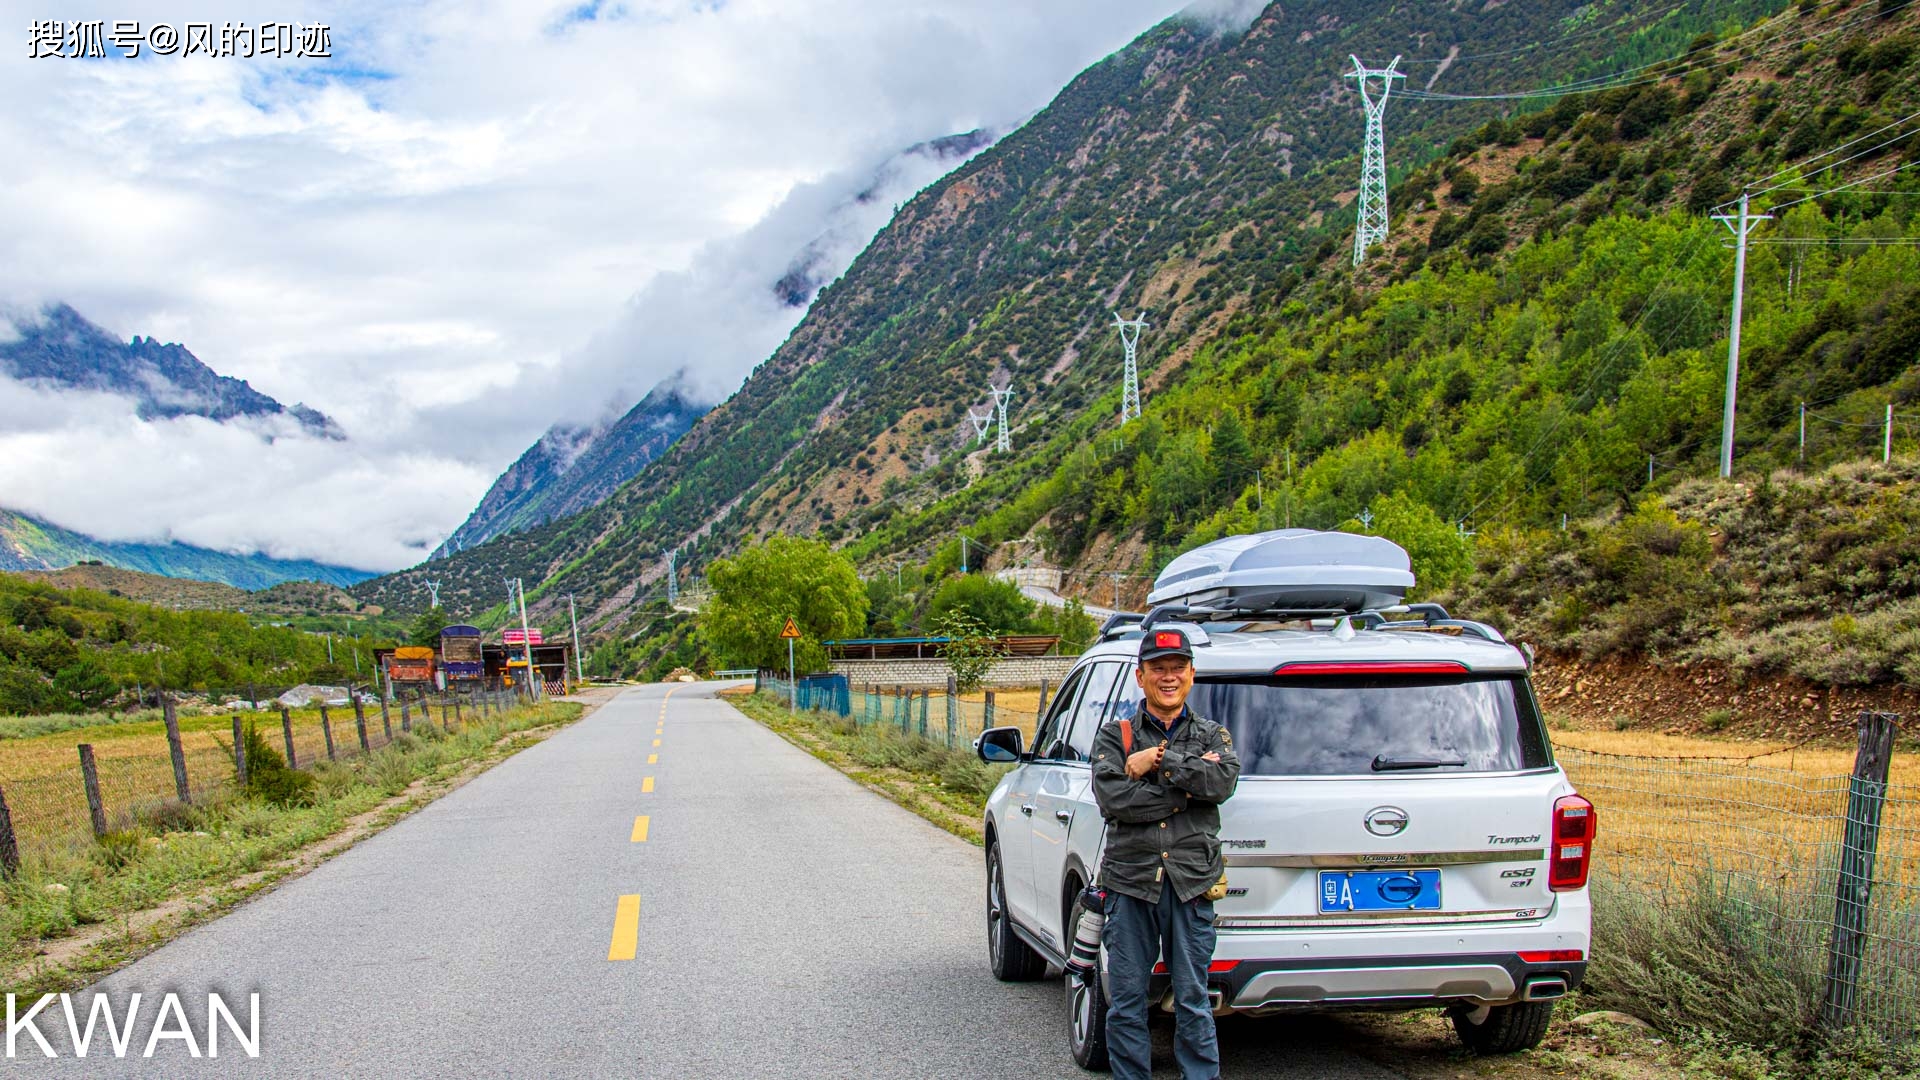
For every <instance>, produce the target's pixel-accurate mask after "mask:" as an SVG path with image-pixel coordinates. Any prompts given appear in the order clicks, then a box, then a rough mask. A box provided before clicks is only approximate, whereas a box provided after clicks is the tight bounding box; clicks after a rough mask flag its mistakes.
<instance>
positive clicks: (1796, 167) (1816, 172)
mask: <svg viewBox="0 0 1920 1080" xmlns="http://www.w3.org/2000/svg"><path fill="white" fill-rule="evenodd" d="M1916 119H1920V112H1911V113H1908V114H1907V115H1905V116H1903V117H1901V118H1900V119H1898V120H1895V121H1893V122H1892V123H1890V124H1882V125H1881V126H1879V127H1877V128H1874V129H1873V130H1872V131H1869V132H1867V133H1866V134H1865V135H1859V136H1855V137H1854V138H1851V139H1848V140H1847V141H1846V142H1843V143H1841V144H1840V145H1839V146H1835V147H1831V148H1829V149H1826V150H1822V151H1820V152H1819V153H1817V154H1815V155H1813V156H1812V157H1810V158H1803V159H1802V160H1800V161H1799V162H1797V163H1795V164H1792V165H1788V166H1786V167H1784V168H1781V169H1777V170H1775V171H1774V172H1773V173H1772V174H1770V175H1768V176H1763V177H1761V178H1760V179H1758V180H1756V181H1754V183H1755V184H1764V183H1766V182H1767V181H1769V180H1775V179H1778V178H1779V177H1782V176H1785V175H1787V174H1788V173H1791V172H1795V171H1796V170H1799V169H1801V168H1804V167H1806V166H1807V165H1811V164H1812V163H1814V162H1816V161H1819V160H1820V159H1821V158H1823V157H1826V156H1827V155H1829V154H1837V153H1839V152H1840V151H1842V150H1845V149H1846V148H1847V147H1849V146H1852V145H1853V144H1854V143H1857V142H1864V141H1866V140H1867V139H1871V138H1873V137H1874V136H1875V135H1878V134H1880V133H1881V132H1883V131H1886V130H1888V129H1890V128H1897V127H1899V126H1900V125H1902V124H1905V123H1908V122H1910V121H1912V120H1916ZM1916 130H1920V129H1916ZM1912 134H1913V132H1912V131H1909V132H1906V133H1905V134H1903V135H1897V136H1895V137H1894V138H1892V139H1889V140H1887V141H1886V142H1884V143H1881V144H1880V145H1879V146H1876V147H1872V148H1870V149H1867V150H1862V151H1861V152H1860V153H1858V154H1854V155H1853V156H1852V157H1848V158H1844V159H1842V160H1840V161H1836V162H1833V163H1831V164H1828V165H1822V166H1821V167H1820V168H1818V169H1815V170H1814V171H1813V172H1810V173H1801V174H1800V175H1799V176H1798V177H1797V178H1796V180H1795V181H1790V182H1789V183H1793V182H1799V181H1804V180H1806V179H1807V178H1808V177H1810V176H1818V175H1819V174H1820V173H1823V172H1826V171H1827V170H1828V169H1831V168H1834V167H1835V166H1838V165H1845V164H1846V163H1847V162H1849V161H1852V160H1854V158H1857V157H1861V156H1863V155H1865V154H1871V153H1873V151H1874V150H1878V149H1880V148H1881V147H1884V146H1890V145H1892V144H1893V143H1895V142H1898V141H1899V140H1901V139H1904V138H1906V137H1907V136H1908V135H1912ZM1787 186H1789V184H1788V183H1782V184H1775V185H1773V186H1772V187H1765V188H1761V189H1760V190H1758V191H1754V192H1752V194H1755V195H1765V194H1766V193H1767V192H1769V191H1776V190H1778V189H1780V188H1783V187H1787ZM1749 187H1751V185H1749ZM1730 205H1732V202H1731V200H1729V201H1728V202H1724V203H1721V204H1720V206H1730ZM1720 206H1716V207H1714V209H1715V210H1718V209H1720Z"/></svg>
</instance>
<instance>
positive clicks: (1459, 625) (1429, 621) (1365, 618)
mask: <svg viewBox="0 0 1920 1080" xmlns="http://www.w3.org/2000/svg"><path fill="white" fill-rule="evenodd" d="M1388 615H1418V616H1420V620H1419V621H1418V622H1415V621H1413V620H1411V619H1401V620H1392V619H1388V618H1387V616H1388ZM1352 619H1353V625H1354V628H1355V629H1357V630H1431V629H1439V628H1443V627H1444V628H1448V629H1454V630H1459V631H1460V632H1461V633H1463V634H1472V635H1473V636H1475V637H1477V638H1481V639H1483V640H1486V641H1492V642H1496V643H1498V644H1501V645H1504V644H1506V643H1507V639H1506V637H1505V636H1504V635H1502V634H1501V633H1500V631H1498V630H1495V629H1494V628H1493V627H1491V626H1488V625H1487V624H1486V623H1483V622H1475V621H1474V620H1472V619H1456V618H1453V617H1452V616H1450V615H1448V614H1447V609H1446V608H1444V607H1441V606H1440V605H1439V604H1398V605H1395V606H1394V607H1390V608H1370V609H1368V610H1366V611H1362V612H1358V613H1356V614H1354V615H1353V616H1352Z"/></svg>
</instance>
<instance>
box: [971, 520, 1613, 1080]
mask: <svg viewBox="0 0 1920 1080" xmlns="http://www.w3.org/2000/svg"><path fill="white" fill-rule="evenodd" d="M1303 533H1304V530H1289V531H1288V533H1286V534H1265V535H1266V536H1267V537H1269V538H1271V537H1276V536H1282V537H1285V536H1297V535H1299V534H1303ZM1307 535H1309V536H1324V535H1326V534H1307ZM1245 539H1246V538H1236V540H1241V541H1244V540H1245ZM1223 543H1226V542H1223ZM1380 543H1384V541H1382V542H1380ZM1388 546H1391V545H1388ZM1242 547H1243V548H1244V547H1245V544H1244V543H1243V544H1242ZM1394 550H1395V551H1398V549H1397V548H1394ZM1374 554H1376V555H1377V554H1378V553H1377V552H1376V553H1374ZM1400 557H1401V558H1402V559H1404V557H1405V556H1404V553H1402V554H1401V556H1400ZM1184 558H1187V557H1186V556H1183V559H1184ZM1179 565H1180V564H1179V563H1177V562H1176V564H1175V565H1174V566H1170V567H1169V569H1168V574H1173V573H1174V572H1175V571H1176V569H1177V568H1178V567H1179ZM1346 569H1347V570H1348V571H1351V568H1350V567H1349V568H1346ZM1348 576H1351V574H1350V573H1349V574H1348ZM1269 577H1271V575H1269ZM1166 580H1167V575H1162V581H1163V582H1164V581H1166ZM1405 580H1406V582H1407V583H1409V584H1410V583H1411V575H1410V574H1408V575H1407V576H1406V578H1405ZM1403 588H1404V586H1402V589H1403ZM1162 592H1163V590H1158V589H1157V590H1156V593H1155V595H1156V596H1159V595H1162ZM1175 592H1176V593H1178V590H1175ZM1181 595H1184V596H1187V597H1191V596H1193V595H1195V593H1193V592H1191V591H1188V592H1186V593H1184V594H1181ZM1223 595H1224V596H1226V597H1227V598H1228V602H1225V603H1223V600H1222V597H1223ZM1234 595H1238V596H1240V597H1247V596H1251V595H1253V593H1252V592H1250V591H1248V590H1245V589H1239V590H1235V589H1228V590H1226V591H1225V593H1224V594H1223V593H1222V592H1221V591H1220V590H1215V591H1214V592H1213V593H1212V594H1209V595H1208V597H1207V599H1208V601H1209V603H1210V604H1211V605H1212V607H1211V608H1208V609H1204V610H1196V609H1193V608H1191V607H1182V608H1175V609H1172V610H1169V609H1166V608H1161V609H1157V610H1156V611H1155V612H1154V613H1152V614H1150V615H1148V616H1146V617H1145V618H1144V620H1140V621H1137V622H1133V623H1132V625H1127V624H1126V623H1124V622H1121V620H1123V619H1125V618H1126V617H1124V616H1123V617H1118V618H1117V619H1116V620H1115V623H1118V624H1119V625H1115V623H1110V624H1109V627H1108V629H1107V631H1106V632H1105V634H1104V635H1103V640H1102V641H1101V642H1100V643H1098V644H1096V645H1095V646H1094V647H1093V648H1091V649H1089V650H1088V651H1087V652H1086V653H1085V655H1083V656H1081V657H1080V659H1079V661H1078V662H1077V663H1076V665H1075V666H1074V669H1073V672H1072V674H1071V675H1070V676H1069V677H1068V678H1067V679H1066V681H1065V682H1064V683H1063V684H1062V685H1061V688H1060V692H1059V694H1058V696H1057V697H1055V699H1054V700H1053V702H1052V704H1051V706H1050V707H1049V708H1048V710H1047V712H1046V715H1045V716H1043V717H1042V718H1041V720H1040V723H1039V726H1038V728H1037V731H1036V733H1035V737H1034V742H1033V746H1032V747H1030V748H1029V747H1024V746H1023V745H1022V739H1021V733H1020V731H1019V729H1017V728H996V729H993V730H992V731H989V732H986V733H985V734H983V735H982V736H981V737H980V740H979V742H978V744H977V745H978V748H979V753H980V756H981V757H982V758H983V759H985V760H987V761H989V762H1009V761H1011V762H1015V763H1017V764H1016V767H1015V768H1014V769H1012V770H1011V771H1009V772H1008V773H1007V775H1006V776H1005V777H1004V778H1003V779H1002V780H1001V781H1000V784H999V786H997V787H996V788H995V789H994V791H993V794H992V795H991V797H990V798H989V799H988V801H987V809H986V822H985V825H986V833H985V841H986V858H987V928H988V941H989V949H990V951H991V960H992V964H993V972H994V974H995V975H996V976H998V977H999V978H1001V979H1004V980H1010V981H1011V980H1031V979H1037V978H1040V977H1042V976H1043V975H1044V974H1045V973H1046V971H1047V967H1048V965H1049V964H1051V965H1053V966H1055V967H1064V966H1065V960H1066V957H1067V953H1068V952H1069V950H1070V949H1071V947H1072V944H1073V938H1074V932H1075V930H1076V928H1077V927H1078V924H1079V919H1080V916H1081V907H1080V899H1081V895H1082V892H1083V890H1084V887H1085V886H1086V885H1087V884H1088V883H1089V882H1091V881H1093V880H1094V878H1095V871H1096V868H1097V866H1098V864H1099V858H1100V846H1101V842H1102V839H1103V835H1104V830H1103V827H1102V820H1101V816H1100V810H1099V807H1098V806H1097V805H1096V804H1095V802H1094V797H1093V791H1092V784H1091V772H1090V769H1089V767H1088V764H1087V757H1088V751H1089V749H1090V748H1091V747H1092V745H1093V737H1094V733H1095V731H1097V730H1098V729H1099V727H1100V725H1101V724H1102V723H1104V722H1106V721H1108V720H1110V719H1113V718H1116V717H1119V716H1125V715H1131V714H1132V713H1133V712H1134V711H1135V710H1136V709H1137V707H1138V704H1139V700H1140V691H1139V689H1138V687H1137V686H1136V684H1135V682H1134V678H1133V670H1134V667H1135V662H1136V661H1135V657H1136V654H1137V652H1138V649H1139V637H1140V634H1141V632H1142V625H1143V624H1144V625H1151V624H1152V623H1154V622H1156V621H1165V620H1169V619H1179V620H1180V622H1181V624H1182V626H1183V628H1184V629H1186V630H1187V631H1188V633H1189V636H1190V637H1191V638H1193V639H1194V644H1195V649H1194V666H1195V668H1196V675H1195V681H1194V690H1193V695H1192V697H1191V698H1190V699H1189V705H1190V707H1191V708H1192V709H1193V710H1194V711H1195V712H1196V713H1198V714H1199V715H1201V716H1204V717H1207V718H1208V719H1211V720H1214V721H1216V722H1218V723H1221V724H1224V725H1225V726H1226V727H1227V728H1228V730H1230V731H1231V732H1232V734H1233V745H1234V748H1235V749H1236V750H1237V751H1238V752H1239V755H1240V762H1241V775H1240V784H1239V788H1238V790H1237V791H1236V792H1235V794H1234V796H1233V798H1232V799H1230V800H1229V801H1228V802H1226V803H1225V804H1224V805H1222V807H1221V842H1222V845H1223V847H1224V848H1225V857H1226V866H1227V896H1226V898H1225V899H1224V900H1221V901H1220V902H1218V903H1217V904H1216V905H1215V912H1216V919H1215V927H1216V929H1217V930H1218V945H1217V946H1216V948H1215V951H1214V959H1213V964H1212V968H1211V976H1210V980H1209V981H1210V983H1211V991H1210V993H1211V997H1212V999H1213V1002H1214V1008H1215V1011H1216V1013H1218V1014H1221V1015H1224V1014H1228V1013H1235V1012H1244V1013H1253V1014H1264V1013H1272V1012H1279V1011H1289V1010H1301V1009H1320V1008H1345V1007H1365V1008H1382V1007H1385V1008H1397V1009H1414V1008H1422V1007H1434V1006H1438V1007H1443V1008H1445V1009H1446V1010H1447V1011H1448V1012H1449V1013H1450V1014H1451V1016H1452V1018H1453V1023H1454V1027H1455V1029H1456V1031H1458V1033H1459V1035H1460V1038H1461V1039H1462V1041H1463V1042H1465V1043H1466V1045H1467V1046H1468V1047H1470V1048H1471V1049H1473V1050H1475V1051H1478V1052H1482V1053H1505V1052H1512V1051H1516V1050H1521V1049H1526V1048H1529V1047H1532V1046H1534V1045H1536V1044H1537V1043H1538V1042H1539V1041H1540V1039H1541V1036H1542V1035H1543V1034H1544V1033H1545V1031H1546V1027H1547V1021H1548V1018H1549V1016H1550V1014H1551V1012H1552V1009H1553V1001H1554V999H1556V998H1559V997H1561V996H1563V995H1565V994H1566V993H1567V992H1568V991H1570V990H1572V989H1573V988H1574V987H1576V986H1578V985H1579V983H1580V980H1581V977H1582V976H1583V975H1584V973H1585V971H1586V960H1587V949H1588V944H1589V923H1590V909H1589V907H1588V896H1587V887H1586V885H1587V867H1588V862H1589V859H1590V857H1591V854H1592V852H1591V848H1592V840H1593V836H1594V831H1595V819H1594V814H1593V807H1592V805H1591V804H1590V803H1588V802H1587V800H1585V799H1583V798H1581V797H1580V796H1579V795H1578V794H1576V793H1575V792H1574V789H1573V786H1572V785H1571V784H1570V783H1568V781H1567V777H1566V775H1565V774H1564V773H1563V772H1561V770H1560V768H1559V767H1558V766H1557V765H1556V764H1555V763H1554V759H1553V753H1552V750H1551V748H1550V747H1549V745H1548V742H1547V732H1546V727H1545V725H1544V723H1543V722H1542V719H1541V716H1540V710H1539V707H1538V704H1537V702H1536V701H1535V698H1534V694H1533V689H1532V687H1531V685H1530V683H1529V681H1528V678H1527V673H1528V668H1529V658H1528V657H1527V656H1526V655H1525V654H1524V653H1522V652H1521V651H1520V650H1519V649H1517V648H1515V647H1514V646H1512V645H1510V644H1508V643H1507V642H1506V641H1505V640H1504V639H1503V638H1502V637H1501V636H1500V634H1499V633H1498V632H1497V631H1495V630H1493V629H1492V628H1490V627H1487V626H1484V625H1482V624H1479V623H1473V622H1467V621H1464V620H1456V619H1451V618H1448V617H1447V615H1446V613H1445V612H1444V611H1443V610H1441V609H1440V608H1439V607H1438V606H1437V605H1431V604H1425V605H1413V606H1412V607H1411V608H1409V607H1406V606H1387V607H1384V611H1385V612H1386V613H1388V614H1413V615H1415V616H1417V617H1416V618H1414V619H1410V620H1397V621H1395V620H1389V619H1388V618H1387V617H1386V615H1385V614H1383V613H1382V610H1383V609H1382V608H1378V607H1376V608H1371V609H1367V610H1361V611H1352V612H1344V613H1338V614H1333V615H1331V616H1329V615H1328V613H1327V609H1321V610H1319V611H1313V610H1307V611H1301V610H1298V609H1290V610H1285V611H1282V610H1277V609H1271V605H1272V604H1273V603H1274V600H1273V598H1272V596H1268V597H1266V598H1264V599H1262V600H1260V603H1261V604H1263V605H1267V606H1268V607H1269V608H1270V610H1267V611H1266V612H1265V616H1264V620H1263V619H1262V618H1261V617H1260V616H1258V615H1255V614H1254V613H1253V612H1252V611H1249V610H1247V609H1244V608H1235V607H1234V606H1233V604H1232V602H1231V597H1232V596H1234ZM1291 595H1299V594H1298V593H1294V594H1291ZM1363 595H1365V596H1366V598H1367V599H1371V600H1377V599H1379V598H1380V597H1379V595H1378V594H1377V593H1365V594H1363ZM1387 598H1388V599H1393V598H1395V597H1391V596H1389V597H1387ZM1314 599H1315V601H1316V602H1324V601H1326V600H1327V597H1326V596H1325V595H1323V594H1316V595H1315V597H1314ZM1344 606H1347V605H1345V604H1338V603H1336V604H1334V605H1333V607H1334V608H1336V609H1337V608H1339V607H1344ZM1315 615H1318V616H1319V617H1318V618H1317V619H1316V618H1315V617H1314V616H1315ZM1286 620H1294V621H1292V622H1287V621H1286ZM1290 627H1291V628H1290ZM1101 966H1104V962H1103V964H1102V965H1101ZM1164 971H1165V968H1164V967H1157V968H1156V983H1155V988H1154V997H1155V999H1156V1000H1159V1001H1160V1002H1161V1004H1162V1007H1163V1008H1165V1009H1168V1010H1170V1009H1171V1007H1172V1005H1171V993H1170V990H1169V986H1170V984H1169V982H1168V981H1167V979H1166V976H1165V975H1164ZM1067 983H1068V997H1069V1017H1070V1024H1071V1040H1072V1049H1073V1053H1074V1057H1075V1059H1076V1060H1078V1061H1079V1062H1080V1064H1082V1065H1083V1066H1087V1067H1089V1068H1100V1067H1103V1066H1104V1065H1105V1062H1106V1039H1105V1024H1106V1000H1105V995H1104V993H1103V992H1102V987H1101V982H1100V973H1099V972H1098V971H1096V972H1095V973H1094V974H1093V975H1092V976H1089V977H1087V978H1084V979H1082V978H1078V977H1075V976H1072V975H1069V976H1068V978H1067Z"/></svg>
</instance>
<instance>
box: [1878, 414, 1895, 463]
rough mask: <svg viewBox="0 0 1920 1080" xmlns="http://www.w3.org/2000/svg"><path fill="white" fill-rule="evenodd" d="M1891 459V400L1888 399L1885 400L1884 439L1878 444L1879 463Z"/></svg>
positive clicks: (1890, 460)
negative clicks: (1885, 432)
mask: <svg viewBox="0 0 1920 1080" xmlns="http://www.w3.org/2000/svg"><path fill="white" fill-rule="evenodd" d="M1892 461H1893V402H1891V401H1889V402H1887V434H1886V440H1885V441H1884V442H1882V443H1881V444H1880V464H1882V465H1886V464H1888V463H1890V462H1892Z"/></svg>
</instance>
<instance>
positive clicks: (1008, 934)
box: [987, 843, 1047, 982]
mask: <svg viewBox="0 0 1920 1080" xmlns="http://www.w3.org/2000/svg"><path fill="white" fill-rule="evenodd" d="M1007 919H1008V914H1007V883H1006V880H1005V876H1004V874H1003V873H1002V871H1001V868H1000V845H999V844H998V843H995V844H992V845H990V846H989V847H988V848H987V957H988V959H989V960H991V961H992V963H993V977H994V978H996V979H999V980H1000V981H1001V982H1033V981H1034V980H1035V979H1038V978H1040V977H1041V976H1042V975H1045V974H1046V973H1047V962H1046V960H1045V959H1044V958H1042V957H1041V955H1040V954H1039V953H1037V952H1034V951H1033V949H1032V947H1031V946H1029V945H1028V944H1027V943H1026V942H1024V941H1022V940H1020V935H1018V934H1016V933H1014V932H1013V927H1012V926H1010V925H1009V924H1008V922H1007Z"/></svg>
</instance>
